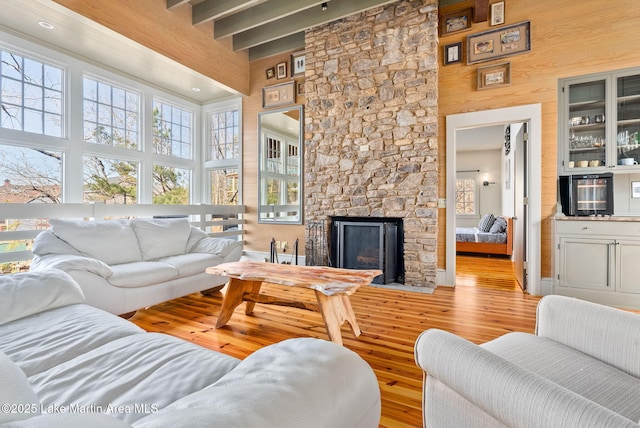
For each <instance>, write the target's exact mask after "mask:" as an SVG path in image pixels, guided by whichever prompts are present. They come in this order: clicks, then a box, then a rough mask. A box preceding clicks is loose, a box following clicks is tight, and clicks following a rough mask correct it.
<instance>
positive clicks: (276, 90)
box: [262, 80, 296, 108]
mask: <svg viewBox="0 0 640 428" xmlns="http://www.w3.org/2000/svg"><path fill="white" fill-rule="evenodd" d="M295 83H296V82H294V81H293V80H292V81H291V82H287V83H280V84H279V85H273V86H266V87H264V88H262V107H264V108H271V107H280V106H286V105H289V104H293V103H295V102H296V94H295V88H294V85H295Z"/></svg>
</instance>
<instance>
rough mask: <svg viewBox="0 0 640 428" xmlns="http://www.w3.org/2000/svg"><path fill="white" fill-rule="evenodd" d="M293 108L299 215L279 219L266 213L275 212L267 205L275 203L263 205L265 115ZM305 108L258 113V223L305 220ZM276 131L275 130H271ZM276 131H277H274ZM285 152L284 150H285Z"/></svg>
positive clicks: (295, 106) (297, 222) (280, 112)
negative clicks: (303, 204)
mask: <svg viewBox="0 0 640 428" xmlns="http://www.w3.org/2000/svg"><path fill="white" fill-rule="evenodd" d="M292 110H297V111H298V117H299V120H298V157H299V158H300V160H299V162H300V163H299V167H298V168H299V174H298V204H297V208H298V215H297V216H296V217H295V218H294V219H292V220H289V219H279V218H277V217H275V216H274V217H273V218H267V217H266V215H267V214H268V213H269V212H273V210H268V209H267V207H274V206H275V205H263V204H262V199H263V193H264V189H265V186H266V185H265V184H264V183H263V179H264V178H263V175H264V173H265V171H264V169H265V165H266V162H265V141H264V131H263V122H264V120H265V117H267V116H268V115H272V114H282V113H286V112H289V111H292ZM303 115H304V108H303V106H302V105H291V106H288V107H283V108H280V109H277V110H266V111H261V112H259V113H258V223H259V224H302V222H303V213H304V211H303V206H302V201H303V196H304V194H303V184H304V183H303V176H304V139H303V135H304V134H303V129H304V125H303V124H304V117H303ZM271 131H274V130H271ZM274 132H277V130H276V131H274ZM281 135H282V136H283V137H285V136H286V135H287V134H286V132H283V133H282V134H281ZM283 152H284V150H283ZM283 207H288V205H283Z"/></svg>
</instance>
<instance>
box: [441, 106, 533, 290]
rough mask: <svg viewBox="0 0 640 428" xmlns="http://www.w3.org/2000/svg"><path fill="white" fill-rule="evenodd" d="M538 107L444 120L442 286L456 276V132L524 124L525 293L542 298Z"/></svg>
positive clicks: (516, 108)
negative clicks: (444, 183) (525, 181)
mask: <svg viewBox="0 0 640 428" xmlns="http://www.w3.org/2000/svg"><path fill="white" fill-rule="evenodd" d="M541 120H542V114H541V105H540V104H530V105H524V106H518V107H509V108H502V109H494V110H485V111H480V112H471V113H461V114H456V115H449V116H447V118H446V141H447V151H446V155H447V185H446V200H445V207H446V210H447V214H446V218H447V223H446V224H447V226H446V269H445V272H444V279H442V280H441V281H440V283H441V284H443V285H451V286H453V285H455V276H456V242H455V227H456V215H455V213H456V210H455V195H456V186H455V182H456V143H457V138H458V131H464V130H468V129H473V128H478V127H486V126H495V125H509V124H512V123H526V124H527V127H528V139H529V144H527V146H526V156H525V159H524V162H526V170H527V171H529V173H528V174H527V177H528V181H527V183H526V189H527V191H526V202H527V204H526V206H524V210H525V212H526V214H525V215H526V220H527V222H526V225H525V228H526V230H525V231H524V233H525V235H526V236H527V239H526V242H525V246H524V249H523V251H524V256H525V258H524V260H526V271H527V273H528V275H527V280H526V281H527V289H528V291H529V293H530V294H533V295H540V294H541V272H540V223H541V181H540V170H541V150H540V147H541ZM521 202H525V201H521Z"/></svg>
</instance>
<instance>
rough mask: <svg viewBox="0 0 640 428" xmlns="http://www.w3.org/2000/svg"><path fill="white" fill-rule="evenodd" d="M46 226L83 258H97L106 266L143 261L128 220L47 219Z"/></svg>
mask: <svg viewBox="0 0 640 428" xmlns="http://www.w3.org/2000/svg"><path fill="white" fill-rule="evenodd" d="M49 224H50V225H51V231H52V232H53V233H54V235H56V236H57V237H58V238H60V239H62V240H63V241H65V242H66V243H67V244H69V245H71V246H72V247H73V248H75V249H76V250H78V251H79V252H80V253H81V254H82V255H83V256H87V257H92V258H94V259H98V260H100V261H102V262H104V263H106V264H108V265H109V266H111V265H117V264H120V263H130V262H132V261H141V260H142V255H141V254H140V246H139V245H138V239H137V238H136V234H135V233H134V232H133V229H132V228H131V226H130V225H129V220H124V219H122V220H95V221H85V220H60V219H49ZM97 236H99V238H96V237H97Z"/></svg>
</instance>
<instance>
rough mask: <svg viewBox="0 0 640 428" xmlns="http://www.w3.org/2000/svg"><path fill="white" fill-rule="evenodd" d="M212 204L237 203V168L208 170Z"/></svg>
mask: <svg viewBox="0 0 640 428" xmlns="http://www.w3.org/2000/svg"><path fill="white" fill-rule="evenodd" d="M209 174H210V178H211V204H212V205H238V199H239V198H238V169H236V168H228V169H216V170H213V171H210V172H209Z"/></svg>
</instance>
